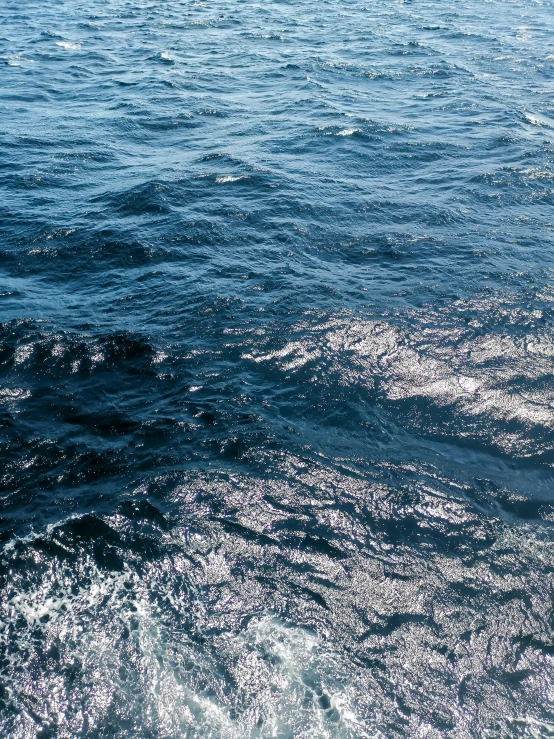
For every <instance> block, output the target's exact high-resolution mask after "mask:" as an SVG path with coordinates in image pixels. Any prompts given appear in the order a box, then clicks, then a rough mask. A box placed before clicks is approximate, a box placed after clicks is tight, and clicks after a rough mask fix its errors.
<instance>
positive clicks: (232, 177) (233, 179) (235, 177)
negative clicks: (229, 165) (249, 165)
mask: <svg viewBox="0 0 554 739" xmlns="http://www.w3.org/2000/svg"><path fill="white" fill-rule="evenodd" d="M247 179H248V175H244V174H241V175H231V174H227V175H223V176H222V177H216V178H215V181H216V182H217V184H218V185H223V184H225V183H226V182H238V180H247Z"/></svg>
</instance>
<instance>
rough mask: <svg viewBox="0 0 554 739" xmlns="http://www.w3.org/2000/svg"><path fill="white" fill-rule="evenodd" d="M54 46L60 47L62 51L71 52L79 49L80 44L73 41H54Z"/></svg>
mask: <svg viewBox="0 0 554 739" xmlns="http://www.w3.org/2000/svg"><path fill="white" fill-rule="evenodd" d="M56 46H60V47H61V48H62V49H70V50H71V51H75V50H76V49H80V48H81V44H80V43H77V42H75V41H56Z"/></svg>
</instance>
